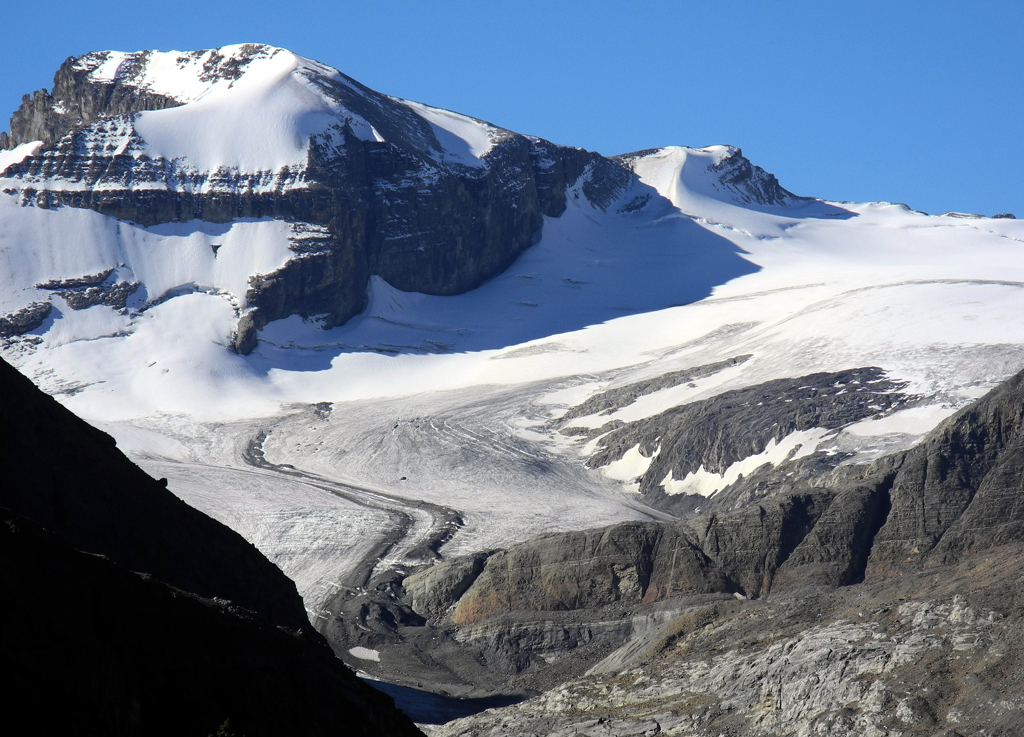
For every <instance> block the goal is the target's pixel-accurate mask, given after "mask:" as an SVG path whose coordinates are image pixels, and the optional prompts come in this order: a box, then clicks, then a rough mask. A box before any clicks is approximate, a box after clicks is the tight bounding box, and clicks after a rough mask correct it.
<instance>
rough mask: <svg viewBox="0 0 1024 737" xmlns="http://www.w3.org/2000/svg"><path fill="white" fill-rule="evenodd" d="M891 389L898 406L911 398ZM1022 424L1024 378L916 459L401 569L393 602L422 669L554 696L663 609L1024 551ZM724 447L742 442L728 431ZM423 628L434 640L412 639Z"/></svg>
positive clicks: (912, 453) (745, 490)
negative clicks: (469, 671)
mask: <svg viewBox="0 0 1024 737" xmlns="http://www.w3.org/2000/svg"><path fill="white" fill-rule="evenodd" d="M805 378H806V377H805ZM861 378H866V377H864V376H863V375H862V374H861ZM800 386H804V385H803V384H800ZM855 386H856V385H855ZM890 389H891V390H892V395H891V396H890V399H889V400H888V401H889V402H890V404H893V403H895V402H897V401H898V400H899V398H900V397H901V396H902V395H901V394H900V393H899V392H898V391H897V389H898V387H896V386H892V387H890ZM801 391H809V390H801ZM847 394H852V395H853V396H854V397H855V398H856V397H857V392H856V391H854V392H849V391H848V392H847ZM782 396H788V395H787V394H786V393H785V392H783V394H782ZM829 396H834V395H829ZM840 396H846V395H840ZM905 399H906V398H905V397H904V400H905ZM845 401H846V400H841V402H845ZM878 401H881V399H880V397H878V396H874V397H872V398H871V400H870V402H871V404H873V405H875V407H878V406H879V405H878V404H877V402H878ZM755 405H756V403H755ZM872 411H875V410H872ZM830 412H836V413H838V415H836V416H841V417H843V418H846V419H849V416H858V413H859V410H857V409H856V404H853V405H848V404H845V403H840V405H839V406H833V407H832V409H831V410H830ZM849 412H852V413H853V415H848V413H849ZM822 416H825V415H823V414H822V413H821V412H819V413H818V414H817V417H818V418H819V419H820V418H821V417H822ZM825 426H828V423H826V424H825ZM1022 430H1024V374H1021V375H1018V376H1016V377H1014V378H1013V379H1011V380H1010V381H1008V382H1007V383H1005V384H1004V385H1002V386H1001V387H999V388H998V389H996V390H993V391H992V392H991V393H989V394H988V395H987V396H986V397H984V398H983V399H981V400H979V401H978V402H977V403H975V404H974V405H971V406H969V407H967V408H965V409H963V410H961V411H960V412H958V413H957V414H955V415H953V416H952V417H951V418H949V419H948V420H946V421H945V422H944V423H943V424H942V425H941V426H940V427H939V428H937V429H936V430H935V431H933V432H932V434H931V435H930V436H929V437H928V439H927V440H926V441H925V442H924V443H923V444H921V445H919V446H917V447H915V448H913V449H911V450H909V451H904V452H900V453H896V454H893V455H890V456H887V457H883V458H881V459H878V460H877V461H874V462H873V463H871V464H869V465H840V466H838V467H833V466H822V465H821V464H819V463H817V462H816V461H815V459H814V458H804V459H800V460H799V461H796V462H789V463H786V464H784V465H782V466H780V467H779V468H778V469H772V468H770V467H769V468H767V469H763V470H762V471H760V472H758V473H755V474H754V475H753V476H752V478H751V479H750V480H749V483H748V484H747V485H744V484H740V485H738V486H740V487H742V488H741V489H740V491H739V492H738V494H739V495H734V496H732V497H731V498H726V499H725V500H724V502H723V503H722V504H721V505H720V506H717V507H716V506H715V505H707V507H708V511H704V512H701V513H690V514H687V515H686V516H685V517H684V518H682V519H680V520H679V521H677V522H673V523H653V522H652V523H635V522H633V523H624V524H619V525H614V526H611V527H607V528H601V529H595V530H586V531H582V532H569V533H555V534H546V535H542V536H540V537H537V538H534V539H531V540H528V541H526V542H523V543H520V544H518V545H515V546H512V547H510V548H508V549H506V550H499V551H493V552H490V553H482V554H477V555H475V556H472V557H467V558H456V559H452V560H448V561H443V562H440V563H437V564H434V565H432V566H430V567H429V568H425V569H420V570H419V571H417V572H414V573H413V574H412V575H408V576H406V575H405V574H399V575H397V576H396V577H395V578H394V579H392V581H391V583H390V588H389V592H390V596H391V598H390V605H391V606H393V607H398V609H399V610H401V611H403V612H405V617H406V621H412V619H413V618H416V617H419V619H420V620H421V621H419V622H417V623H416V625H415V626H414V627H412V628H408V629H405V630H404V631H403V632H404V634H403V635H402V637H406V639H405V642H406V643H407V644H409V643H412V642H415V645H414V647H415V648H419V649H420V652H421V653H422V655H421V660H420V662H421V663H423V662H428V661H429V659H430V657H433V655H432V654H433V652H434V651H432V650H431V648H438V652H440V650H442V649H443V650H444V652H445V653H446V655H445V656H444V657H445V658H448V660H446V661H445V662H447V663H449V665H451V664H452V663H456V659H454V658H453V656H451V653H453V652H456V651H459V652H461V655H460V656H459V658H461V659H462V660H461V661H460V662H469V661H473V662H477V663H479V662H480V659H481V658H482V659H483V660H484V661H485V662H487V663H490V664H491V666H492V667H494V668H497V669H498V670H499V671H502V672H504V673H506V674H507V676H506V680H504V681H502V680H501V679H498V680H497V681H494V679H492V682H494V683H496V685H495V686H494V687H495V688H497V687H499V686H501V684H502V683H504V684H506V686H507V684H510V683H513V684H514V683H518V684H520V685H521V686H522V685H524V684H525V685H527V686H529V687H547V686H544V684H548V685H550V683H551V682H554V681H557V680H558V679H559V678H562V679H564V678H567V677H573V674H574V673H575V674H576V675H579V674H581V673H582V672H583V670H585V669H586V667H588V664H592V663H594V662H596V660H597V659H600V658H601V657H604V656H606V655H607V654H608V652H609V650H608V648H614V647H616V646H618V645H622V646H623V647H625V646H626V645H625V644H624V643H627V642H630V643H633V642H635V643H637V644H636V647H637V648H641V649H642V648H643V647H647V645H644V642H645V641H643V637H644V636H645V635H643V633H644V632H645V631H648V630H649V626H648V627H647V629H645V628H644V627H643V626H640V625H639V624H638V623H639V622H641V621H642V620H643V618H644V617H648V618H650V617H651V616H655V615H656V614H657V613H658V612H662V613H663V614H665V616H678V615H679V614H680V613H681V612H685V611H691V610H693V608H694V607H695V606H696V607H699V606H700V605H701V604H700V602H702V601H704V602H708V601H713V600H719V601H720V600H722V599H723V597H724V598H728V599H730V600H731V599H732V597H733V596H734V595H735V596H739V597H740V598H745V599H764V598H767V599H769V600H785V599H786V598H787V597H794V596H796V597H800V596H803V595H805V594H807V595H810V594H812V593H813V592H821V591H823V590H830V589H836V588H844V589H845V588H848V587H849V586H851V585H854V584H861V583H865V584H871V585H878V584H879V583H880V582H882V581H884V580H887V579H891V578H893V577H895V576H897V575H899V576H907V575H912V574H914V571H915V570H920V569H922V568H923V569H925V570H927V569H931V568H937V567H939V566H950V565H957V564H960V563H964V562H965V561H967V560H969V559H973V558H974V557H977V556H984V555H993V554H997V553H998V551H999V550H1003V549H1004V548H1005V549H1010V548H1011V547H1012V546H1013V545H1019V543H1020V540H1021V537H1022V533H1024V504H1022V503H1021V501H1020V500H1021V498H1022V486H1021V479H1022V478H1024V432H1022ZM720 441H721V444H722V447H728V442H727V441H728V439H727V438H726V437H724V436H723V437H721V438H720ZM662 442H663V443H671V442H672V437H671V436H670V435H667V436H665V437H663V438H662ZM751 489H760V491H758V493H757V494H754V493H752V492H751ZM727 497H728V494H727ZM740 499H742V500H743V503H738V500H740ZM979 559H980V558H979ZM403 579H404V580H403ZM893 585H896V584H895V583H894V584H893ZM815 595H817V594H815ZM666 613H667V614H666ZM655 619H657V617H656V616H655ZM657 621H664V620H657ZM613 623H618V624H613ZM395 631H397V630H394V629H393V630H392V633H391V634H389V633H387V632H385V631H384V629H381V630H380V631H379V632H378V635H377V639H376V640H375V646H377V647H381V648H386V647H388V643H389V642H392V641H397V640H396V637H395V635H394V632H395ZM413 631H415V632H419V633H422V634H420V635H417V636H416V637H415V638H409V637H408V635H409V633H411V632H413ZM638 638H639V639H638ZM399 639H400V638H399ZM440 642H443V643H444V645H443V647H441V646H440V645H438V644H436V643H440ZM570 653H571V654H572V657H566V656H567V655H568V654H570ZM460 667H462V666H459V665H458V664H457V663H456V664H455V666H454V670H456V671H458V670H459V668H460ZM462 672H466V671H465V670H463V671H462ZM420 673H421V676H422V671H421V672H420Z"/></svg>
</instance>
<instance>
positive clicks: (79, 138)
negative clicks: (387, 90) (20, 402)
mask: <svg viewBox="0 0 1024 737" xmlns="http://www.w3.org/2000/svg"><path fill="white" fill-rule="evenodd" d="M282 55H288V52H285V51H283V50H281V49H272V48H269V47H265V46H255V45H245V46H241V47H232V48H229V49H223V50H214V51H205V52H194V53H191V54H184V55H179V56H177V57H175V58H173V59H172V58H169V57H170V56H171V55H170V54H157V53H154V52H140V53H138V54H116V53H113V52H105V53H100V54H89V55H86V56H84V57H79V58H72V59H68V60H67V61H66V62H65V63H64V64H63V65H62V66H61V68H60V70H59V71H58V72H57V75H56V77H55V78H54V86H53V90H52V92H46V91H45V90H42V91H39V92H37V93H36V94H35V95H34V96H33V97H32V98H26V99H25V101H24V102H23V104H22V106H21V108H20V109H19V110H18V111H17V112H15V114H14V116H13V117H12V120H11V134H10V136H9V137H7V138H6V139H4V140H2V141H0V145H5V146H7V147H10V146H14V145H17V144H21V143H26V142H30V141H37V140H38V141H42V147H41V148H40V149H39V150H38V151H36V152H35V153H34V154H32V155H30V156H28V157H26V158H24V159H23V160H22V161H20V162H19V163H16V164H14V165H12V166H10V167H8V169H7V171H6V172H4V176H5V177H6V178H7V179H8V180H9V186H7V187H6V188H5V192H6V194H7V195H9V196H14V197H17V198H19V200H20V202H21V204H22V205H24V206H35V207H46V208H51V207H80V208H90V209H93V210H96V211H97V212H101V213H103V214H105V215H109V216H111V217H115V218H118V219H122V220H129V221H132V222H134V223H138V224H141V225H144V226H153V225H157V224H160V223H167V222H186V221H191V220H202V221H207V222H230V221H233V220H236V219H239V218H267V217H269V218H275V219H284V220H288V221H291V222H295V223H303V224H307V225H308V226H312V227H315V228H318V229H319V230H320V231H321V232H322V233H323V236H324V237H323V238H321V239H320V242H319V243H318V247H317V248H316V249H315V250H313V251H308V250H307V251H302V250H299V249H296V255H295V257H294V258H293V259H292V260H290V261H289V262H288V263H287V264H286V265H285V266H284V268H282V269H280V270H278V271H276V272H274V273H271V274H254V275H253V278H252V281H251V284H250V289H249V291H248V293H247V294H246V295H238V296H239V297H240V298H242V297H244V298H245V300H246V302H247V304H248V306H249V307H250V308H251V309H249V310H248V311H247V312H246V314H245V315H244V316H243V318H242V319H241V322H240V324H239V329H238V334H237V336H236V338H235V340H234V345H235V347H236V349H237V350H239V351H240V352H242V353H246V352H248V351H249V350H250V349H251V348H252V346H253V345H254V341H255V331H256V330H258V329H259V328H260V327H262V326H263V325H265V324H266V323H267V322H268V321H270V320H276V319H279V318H282V317H287V316H288V315H292V314H296V313H298V314H301V315H303V316H304V317H309V316H314V315H315V316H320V318H321V321H322V322H323V324H324V326H325V327H331V326H333V325H336V324H341V323H343V322H345V321H346V320H348V319H349V318H350V317H352V316H353V315H354V314H356V313H357V312H359V311H360V310H361V309H362V308H363V306H364V302H365V291H366V285H367V281H368V279H369V277H370V276H371V275H374V274H376V275H378V276H381V277H382V278H383V279H385V280H386V281H387V282H388V283H389V284H391V285H392V286H395V287H397V288H399V289H402V290H405V291H418V292H424V293H427V294H438V295H450V294H459V293H462V292H465V291H467V290H469V289H472V288H474V287H476V286H478V285H479V284H481V283H482V282H483V281H485V280H486V279H488V278H490V277H492V276H495V275H497V274H498V273H500V272H501V271H503V270H504V269H505V268H507V267H508V266H509V265H510V264H511V263H512V261H513V260H514V259H515V258H516V257H517V256H518V255H519V254H520V253H522V252H523V250H525V249H526V248H528V247H529V246H530V245H531V244H532V243H533V242H534V238H535V237H536V234H537V233H538V231H539V229H540V227H541V224H542V221H543V218H544V217H545V216H547V217H557V216H558V215H560V214H561V213H562V211H563V210H564V209H565V195H566V189H567V188H568V187H569V186H571V185H573V184H574V183H577V182H578V181H580V180H581V178H583V179H585V184H584V189H585V191H586V193H587V195H588V196H589V197H590V198H591V199H592V201H593V202H595V203H598V204H599V205H604V206H606V205H607V204H609V203H610V202H611V200H613V199H614V198H615V196H616V195H617V193H618V192H619V191H620V190H621V189H622V188H623V187H624V186H625V185H626V184H627V183H628V181H629V180H630V177H631V174H630V173H629V172H628V170H627V169H626V168H625V167H624V166H622V165H621V164H619V163H617V162H614V161H611V160H609V159H605V158H603V157H601V156H598V155H597V154H593V153H589V152H586V151H582V150H579V149H574V148H567V147H564V146H557V145H554V144H551V143H548V142H547V141H543V140H540V139H537V138H531V137H527V136H521V135H519V134H515V133H512V132H510V131H507V130H503V129H500V128H496V127H494V126H491V125H489V124H486V123H483V122H481V121H473V120H471V119H468V118H462V116H458V118H457V120H456V123H457V124H458V125H461V126H469V127H471V128H472V129H473V131H474V135H476V136H478V137H480V136H483V137H485V138H486V149H487V150H486V151H483V152H481V153H480V155H479V157H476V156H475V155H472V156H471V155H470V154H469V153H467V152H466V151H460V150H458V149H457V148H456V150H455V151H454V152H453V151H450V150H448V149H447V148H446V144H447V145H448V146H451V145H452V143H451V141H450V140H449V139H451V138H452V137H453V135H452V134H451V133H449V132H448V131H447V130H446V129H444V128H443V127H441V126H439V125H438V124H436V122H432V121H436V120H437V118H436V116H437V115H439V114H441V113H442V112H443V111H434V109H433V108H426V107H425V106H418V105H414V104H410V103H406V102H405V101H403V100H397V99H395V98H391V97H387V96H386V95H382V94H380V93H377V92H374V91H373V90H370V89H368V88H366V87H364V86H362V85H360V84H359V83H358V82H356V81H355V80H352V79H350V78H348V77H345V76H344V75H341V74H339V73H337V72H335V71H334V70H331V69H329V68H326V67H323V66H321V65H318V64H315V63H312V62H305V61H304V60H303V61H302V62H300V63H299V68H298V71H297V72H296V74H297V75H298V77H299V78H300V79H301V84H302V85H304V89H305V90H307V91H309V90H311V91H312V92H313V93H314V94H315V95H316V96H317V97H318V98H319V100H320V102H319V103H318V104H319V105H323V106H325V107H327V108H329V109H330V110H332V111H333V115H334V116H335V118H336V120H335V122H334V123H332V124H330V125H328V126H327V127H326V128H325V129H324V130H322V131H321V132H318V133H314V134H313V135H312V136H311V137H310V138H309V140H308V150H307V154H306V156H305V158H304V159H303V160H299V161H296V162H295V163H294V164H293V165H290V166H285V167H281V168H279V169H261V168H255V169H253V168H252V167H245V166H242V167H239V166H235V165H232V164H231V163H230V162H229V163H225V164H223V165H217V166H214V167H213V168H210V167H209V166H206V167H204V166H202V165H199V166H197V165H195V164H193V163H191V162H190V161H189V160H188V159H187V157H181V156H178V157H174V156H168V155H164V156H154V155H153V153H152V151H151V149H150V148H149V146H148V144H147V140H146V139H145V138H144V136H143V135H142V134H141V133H140V131H139V129H138V121H139V114H140V113H143V112H145V111H158V110H166V109H167V108H172V107H180V106H184V105H188V104H189V103H191V102H193V101H194V99H195V98H197V96H198V97H199V98H202V96H203V95H204V94H205V95H210V94H213V93H221V92H223V89H230V87H231V86H232V85H234V84H235V82H237V81H238V80H240V79H242V78H243V77H244V76H245V75H246V74H252V75H254V76H256V75H258V74H260V73H261V72H260V70H259V69H255V66H254V63H255V62H259V61H265V60H268V59H271V60H274V59H280V58H281V56H282ZM288 56H290V55H288ZM165 68H171V69H174V68H177V70H178V71H177V72H176V73H178V74H180V75H186V76H188V80H187V81H188V84H180V85H178V87H174V86H172V85H169V83H168V81H167V80H168V78H169V76H168V75H169V73H168V72H167V71H166V70H165ZM254 69H255V71H254ZM159 90H163V92H161V91H159ZM443 122H444V121H442V123H443ZM367 127H368V128H369V129H371V130H372V131H373V134H372V135H367V134H366V131H365V130H364V129H365V128H367ZM204 135H210V136H215V137H216V136H221V137H223V136H231V135H235V133H234V132H233V131H230V130H223V131H216V130H214V131H204ZM267 135H273V133H268V134H267ZM439 136H440V137H441V139H443V140H444V143H442V141H441V140H439ZM446 136H447V138H446ZM477 143H479V142H477ZM458 145H461V146H463V147H465V145H466V144H465V143H462V142H461V140H460V141H458V142H457V146H458ZM154 296H158V295H154Z"/></svg>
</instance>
